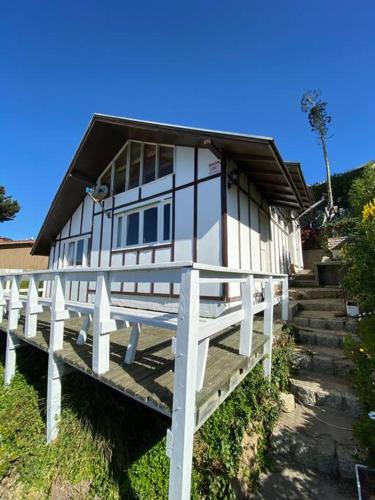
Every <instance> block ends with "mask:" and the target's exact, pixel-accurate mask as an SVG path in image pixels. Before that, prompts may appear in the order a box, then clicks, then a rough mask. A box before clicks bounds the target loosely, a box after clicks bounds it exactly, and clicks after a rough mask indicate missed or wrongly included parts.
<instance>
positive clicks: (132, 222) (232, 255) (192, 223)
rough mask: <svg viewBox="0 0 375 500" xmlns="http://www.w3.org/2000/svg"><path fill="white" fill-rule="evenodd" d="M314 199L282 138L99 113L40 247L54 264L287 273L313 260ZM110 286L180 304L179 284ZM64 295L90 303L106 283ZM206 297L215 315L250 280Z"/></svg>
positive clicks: (127, 295) (154, 305) (128, 297)
mask: <svg viewBox="0 0 375 500" xmlns="http://www.w3.org/2000/svg"><path fill="white" fill-rule="evenodd" d="M93 186H102V188H101V189H102V191H101V199H100V201H97V202H95V200H94V199H93V196H92V193H90V188H91V187H93ZM103 186H106V187H103ZM311 202H312V199H311V194H310V191H309V190H308V188H307V186H306V183H305V181H304V178H303V174H302V171H301V167H300V165H299V164H298V163H285V162H284V161H283V160H282V158H281V155H280V153H279V151H278V149H277V147H276V144H275V142H274V140H273V139H272V138H269V137H258V136H251V135H244V134H237V133H229V132H220V131H213V130H204V129H196V128H189V127H183V126H175V125H167V124H162V123H154V122H146V121H139V120H134V119H128V118H120V117H114V116H106V115H99V114H95V115H94V116H93V118H92V120H91V122H90V123H89V126H88V128H87V130H86V132H85V134H84V136H83V139H82V141H81V143H80V145H79V147H78V150H77V152H76V154H75V155H74V158H73V160H72V162H71V164H70V166H69V169H68V171H67V173H66V175H65V177H64V179H63V181H62V183H61V185H60V187H59V189H58V192H57V194H56V196H55V198H54V200H53V202H52V205H51V208H50V210H49V212H48V214H47V217H46V219H45V221H44V223H43V226H42V228H41V230H40V233H39V235H38V237H37V239H36V241H35V244H34V246H33V249H32V253H33V254H34V255H48V256H49V268H50V269H61V268H65V267H72V266H76V267H86V266H89V267H92V268H102V267H122V266H125V267H126V266H130V265H134V264H147V263H161V262H176V261H184V260H191V261H193V262H197V263H202V264H212V265H216V266H225V267H230V268H236V269H244V270H251V271H257V272H259V271H264V272H272V273H288V272H289V270H290V269H291V265H292V266H293V268H294V269H300V268H302V267H303V261H302V249H301V237H300V227H299V224H298V222H296V221H293V220H292V219H293V217H294V216H295V215H296V214H298V212H299V211H301V210H302V209H305V208H307V207H308V206H310V205H311ZM111 291H112V301H113V303H115V304H118V305H132V304H134V303H135V301H137V302H136V304H140V303H141V304H143V305H145V306H146V307H148V308H150V309H156V310H165V309H166V308H167V309H171V310H174V309H175V308H176V307H177V303H178V292H179V288H178V285H172V284H171V285H169V284H165V283H160V284H158V283H155V284H143V283H139V284H138V283H126V284H123V285H122V286H121V287H119V286H116V285H113V287H112V290H111ZM47 292H48V290H47ZM65 293H66V295H67V298H68V299H70V300H78V301H90V300H93V297H94V293H95V283H91V284H90V285H89V286H87V285H85V284H83V283H81V284H79V283H78V282H76V283H74V282H73V283H70V284H69V285H68V286H67V288H66V290H65ZM201 295H202V303H203V305H202V311H203V314H205V315H207V316H216V315H217V314H219V313H220V312H221V311H222V310H223V308H225V307H227V306H228V304H231V305H233V303H235V302H236V301H238V300H239V295H240V293H239V285H238V284H230V285H213V284H209V285H202V288H201Z"/></svg>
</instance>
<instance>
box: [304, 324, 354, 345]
mask: <svg viewBox="0 0 375 500" xmlns="http://www.w3.org/2000/svg"><path fill="white" fill-rule="evenodd" d="M348 335H350V333H349V332H346V331H344V330H327V329H324V328H310V327H302V328H301V327H297V332H296V334H295V337H296V342H297V344H303V345H314V346H315V345H321V346H326V347H342V346H343V343H344V338H345V337H347V336H348Z"/></svg>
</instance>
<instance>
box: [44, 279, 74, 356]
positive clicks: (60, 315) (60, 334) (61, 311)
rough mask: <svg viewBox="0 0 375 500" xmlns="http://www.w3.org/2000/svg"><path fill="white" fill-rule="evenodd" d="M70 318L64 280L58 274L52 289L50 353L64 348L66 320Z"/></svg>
mask: <svg viewBox="0 0 375 500" xmlns="http://www.w3.org/2000/svg"><path fill="white" fill-rule="evenodd" d="M68 317H69V315H68V312H67V311H66V310H65V296H64V287H63V279H62V276H61V275H60V274H56V276H55V279H54V281H53V287H52V306H51V335H50V340H49V349H50V351H52V352H54V351H58V350H60V349H62V348H63V346H64V320H65V319H67V318H68Z"/></svg>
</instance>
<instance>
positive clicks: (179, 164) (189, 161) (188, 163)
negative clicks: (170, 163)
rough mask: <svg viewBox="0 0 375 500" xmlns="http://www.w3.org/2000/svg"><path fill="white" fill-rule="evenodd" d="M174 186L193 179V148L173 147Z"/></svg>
mask: <svg viewBox="0 0 375 500" xmlns="http://www.w3.org/2000/svg"><path fill="white" fill-rule="evenodd" d="M175 173H176V186H182V185H183V184H188V183H189V182H192V181H193V180H194V148H187V147H183V146H177V147H176V148H175Z"/></svg>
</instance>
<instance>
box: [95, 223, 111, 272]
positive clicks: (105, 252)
mask: <svg viewBox="0 0 375 500" xmlns="http://www.w3.org/2000/svg"><path fill="white" fill-rule="evenodd" d="M97 217H100V216H98V215H97ZM112 221H113V219H112V218H110V219H109V218H108V217H107V215H106V214H104V216H103V237H102V251H101V257H100V266H101V267H108V266H109V256H110V251H111V227H112Z"/></svg>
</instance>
